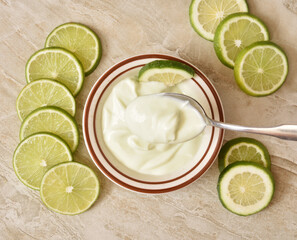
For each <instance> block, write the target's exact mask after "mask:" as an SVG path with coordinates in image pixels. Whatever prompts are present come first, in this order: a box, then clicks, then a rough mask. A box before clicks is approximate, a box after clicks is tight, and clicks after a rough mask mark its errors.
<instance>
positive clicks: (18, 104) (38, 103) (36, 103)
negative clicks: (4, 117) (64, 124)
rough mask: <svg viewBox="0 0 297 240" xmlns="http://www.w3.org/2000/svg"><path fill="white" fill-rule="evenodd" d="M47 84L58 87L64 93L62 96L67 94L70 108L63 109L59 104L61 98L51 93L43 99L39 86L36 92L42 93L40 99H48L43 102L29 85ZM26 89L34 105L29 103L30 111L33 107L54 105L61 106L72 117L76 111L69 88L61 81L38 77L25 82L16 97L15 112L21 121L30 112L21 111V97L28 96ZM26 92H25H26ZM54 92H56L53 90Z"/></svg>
mask: <svg viewBox="0 0 297 240" xmlns="http://www.w3.org/2000/svg"><path fill="white" fill-rule="evenodd" d="M43 83H45V84H49V85H53V86H54V87H58V88H59V90H60V92H61V90H62V91H63V92H64V93H65V94H64V95H63V96H68V98H69V99H68V100H70V102H71V104H72V107H71V108H70V109H65V108H63V107H62V106H61V99H59V100H58V101H57V99H55V98H53V94H51V95H50V99H45V98H44V96H45V95H44V93H43V90H42V89H41V88H40V89H39V90H40V92H38V93H37V94H40V93H43V95H42V96H43V99H42V100H48V101H47V102H44V101H42V100H41V99H39V98H38V96H37V95H36V93H34V92H33V91H32V89H31V86H33V85H38V84H43ZM28 91H31V92H30V93H31V94H32V99H31V100H32V101H33V102H34V107H33V106H32V104H31V109H30V112H32V111H34V110H35V109H37V108H40V107H43V106H56V107H60V108H63V109H64V110H66V111H67V112H68V113H69V114H70V115H71V116H73V117H74V115H75V112H76V102H75V99H74V97H73V95H72V93H71V92H70V90H69V89H68V88H67V87H66V86H65V85H64V84H62V83H60V82H58V81H55V80H53V79H46V78H44V79H38V80H35V81H33V82H30V83H29V84H27V85H26V86H25V87H24V88H23V89H22V91H21V92H20V93H19V95H18V97H17V101H16V109H17V114H18V116H19V119H20V120H21V121H23V120H24V119H25V117H26V116H27V115H28V114H29V113H30V112H28V113H26V114H25V113H23V112H24V111H22V110H23V109H22V107H21V103H22V101H24V100H23V97H24V96H25V97H28V96H26V95H27V94H28ZM26 93H27V94H26ZM55 93H56V92H55ZM28 100H29V99H27V101H28Z"/></svg>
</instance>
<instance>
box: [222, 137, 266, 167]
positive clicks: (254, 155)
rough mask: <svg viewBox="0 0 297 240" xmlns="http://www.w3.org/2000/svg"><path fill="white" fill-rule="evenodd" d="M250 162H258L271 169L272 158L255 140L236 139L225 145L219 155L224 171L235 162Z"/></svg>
mask: <svg viewBox="0 0 297 240" xmlns="http://www.w3.org/2000/svg"><path fill="white" fill-rule="evenodd" d="M238 161H248V162H256V163H259V164H260V165H262V166H263V167H266V168H268V169H270V165H271V163H270V156H269V152H268V150H267V148H266V147H265V146H264V145H263V144H262V143H261V142H259V141H257V140H256V139H253V138H246V137H240V138H235V139H232V140H230V141H228V142H227V143H225V144H224V146H223V147H222V149H221V151H220V153H219V169H220V171H223V169H224V168H225V167H227V166H228V165H229V164H231V163H233V162H238Z"/></svg>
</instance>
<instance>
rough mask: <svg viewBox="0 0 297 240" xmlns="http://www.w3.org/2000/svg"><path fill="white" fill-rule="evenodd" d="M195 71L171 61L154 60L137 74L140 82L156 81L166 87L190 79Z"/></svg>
mask: <svg viewBox="0 0 297 240" xmlns="http://www.w3.org/2000/svg"><path fill="white" fill-rule="evenodd" d="M194 74H195V71H194V70H193V68H191V67H190V66H188V65H186V64H183V63H181V62H176V61H171V60H156V61H153V62H150V63H148V64H146V65H145V66H143V67H142V68H141V69H140V71H139V74H138V79H139V81H140V82H148V81H158V82H162V83H164V84H166V85H168V86H174V85H175V84H177V83H179V82H181V81H184V80H186V79H189V78H192V77H193V76H194Z"/></svg>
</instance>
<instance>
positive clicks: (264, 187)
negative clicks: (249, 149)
mask: <svg viewBox="0 0 297 240" xmlns="http://www.w3.org/2000/svg"><path fill="white" fill-rule="evenodd" d="M273 193H274V180H273V177H272V175H271V172H270V171H269V170H268V169H267V168H264V167H262V166H260V165H259V164H257V163H251V162H235V163H232V164H230V165H229V166H228V167H226V168H225V169H224V171H223V172H222V173H221V174H220V177H219V181H218V194H219V198H220V200H221V203H222V204H223V206H224V207H225V208H227V209H228V210H229V211H231V212H233V213H235V214H238V215H244V216H246V215H251V214H254V213H257V212H259V211H261V210H262V209H264V208H265V207H267V206H268V204H269V203H270V201H271V199H272V197H273Z"/></svg>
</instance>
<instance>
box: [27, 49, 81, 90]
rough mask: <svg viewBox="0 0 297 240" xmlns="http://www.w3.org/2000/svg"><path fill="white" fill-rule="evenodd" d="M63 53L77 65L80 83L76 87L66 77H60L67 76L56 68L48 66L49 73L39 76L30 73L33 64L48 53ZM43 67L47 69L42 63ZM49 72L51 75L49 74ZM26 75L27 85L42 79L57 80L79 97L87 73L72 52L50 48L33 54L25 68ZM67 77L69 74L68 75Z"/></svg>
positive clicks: (39, 74)
mask: <svg viewBox="0 0 297 240" xmlns="http://www.w3.org/2000/svg"><path fill="white" fill-rule="evenodd" d="M54 52H56V53H61V54H63V55H65V56H67V57H68V58H69V59H71V61H72V62H73V64H74V65H75V69H76V70H77V74H78V76H77V77H78V81H77V84H76V85H75V87H74V86H72V85H71V84H70V83H67V82H70V81H71V79H68V78H67V79H66V78H65V77H60V76H61V75H65V74H64V73H63V72H62V71H61V72H56V70H57V69H56V68H55V67H54V66H50V67H49V66H47V73H44V72H43V73H41V72H39V73H38V75H37V76H33V77H32V74H31V73H30V67H31V64H32V62H34V60H35V59H36V58H37V57H39V56H41V55H43V54H46V53H54ZM41 66H43V67H45V64H44V63H41ZM49 72H50V73H51V74H49ZM25 75H26V81H27V83H30V82H32V81H35V80H38V79H41V78H49V79H53V80H56V81H58V82H60V83H62V84H64V85H65V86H66V87H67V88H68V89H69V90H70V92H71V93H72V95H73V96H77V94H78V93H79V92H80V90H81V89H82V86H83V83H84V79H85V73H84V69H83V66H82V64H81V62H80V61H79V59H78V58H77V57H76V56H75V55H74V54H73V53H71V52H70V51H68V50H66V49H64V48H60V47H49V48H43V49H40V50H38V51H36V52H35V53H33V54H32V55H31V57H30V58H29V60H28V61H27V63H26V67H25ZM66 75H67V74H66ZM72 79H73V77H72Z"/></svg>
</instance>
